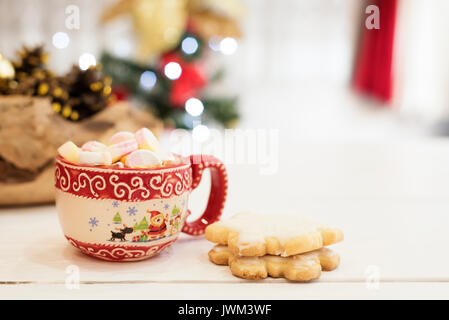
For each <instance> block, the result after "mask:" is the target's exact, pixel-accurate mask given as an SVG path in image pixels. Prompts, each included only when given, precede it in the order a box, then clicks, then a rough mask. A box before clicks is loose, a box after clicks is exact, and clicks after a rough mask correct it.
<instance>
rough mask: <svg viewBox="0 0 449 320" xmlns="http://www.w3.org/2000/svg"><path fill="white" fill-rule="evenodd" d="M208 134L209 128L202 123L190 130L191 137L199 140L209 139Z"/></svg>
mask: <svg viewBox="0 0 449 320" xmlns="http://www.w3.org/2000/svg"><path fill="white" fill-rule="evenodd" d="M209 135H210V132H209V128H208V127H207V126H205V125H203V124H199V125H197V126H196V127H195V128H193V130H192V137H193V139H194V140H196V141H199V142H204V141H207V139H209Z"/></svg>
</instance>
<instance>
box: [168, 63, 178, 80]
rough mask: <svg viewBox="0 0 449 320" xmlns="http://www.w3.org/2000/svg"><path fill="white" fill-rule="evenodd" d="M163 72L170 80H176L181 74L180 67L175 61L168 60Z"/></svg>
mask: <svg viewBox="0 0 449 320" xmlns="http://www.w3.org/2000/svg"><path fill="white" fill-rule="evenodd" d="M164 73H165V75H166V76H167V78H169V79H170V80H176V79H178V78H179V77H180V76H181V73H182V68H181V66H180V65H179V63H177V62H169V63H167V64H166V65H165V68H164Z"/></svg>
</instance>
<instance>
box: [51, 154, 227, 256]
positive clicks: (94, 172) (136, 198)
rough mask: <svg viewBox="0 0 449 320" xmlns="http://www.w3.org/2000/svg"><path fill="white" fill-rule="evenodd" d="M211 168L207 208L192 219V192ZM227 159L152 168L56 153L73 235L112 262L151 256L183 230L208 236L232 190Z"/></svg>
mask: <svg viewBox="0 0 449 320" xmlns="http://www.w3.org/2000/svg"><path fill="white" fill-rule="evenodd" d="M205 169H209V170H210V175H211V190H210V195H209V200H208V203H207V207H206V209H205V211H204V213H203V214H202V215H201V217H200V218H198V219H197V220H195V221H193V222H187V221H186V218H187V216H188V215H189V214H190V211H189V209H188V202H189V196H190V193H191V191H192V190H194V189H195V188H196V187H197V186H198V184H199V183H200V181H201V177H202V174H203V171H204V170H205ZM227 184H228V179H227V174H226V169H225V166H224V165H223V163H222V162H221V161H220V160H218V159H217V158H215V157H213V156H207V155H193V156H190V157H185V158H180V163H179V164H176V165H172V166H167V167H159V168H151V169H130V168H105V167H94V166H87V165H78V164H74V163H71V162H69V161H66V160H64V159H63V158H62V157H60V156H58V157H56V169H55V186H56V208H57V211H58V216H59V221H60V223H61V226H62V230H63V232H64V235H65V237H66V238H67V240H68V241H69V242H70V244H72V245H73V246H74V247H75V248H78V249H79V250H81V251H82V252H83V253H85V254H87V255H89V256H91V257H95V258H99V259H103V260H109V261H136V260H142V259H146V258H150V257H152V256H154V255H155V254H157V253H159V252H161V251H162V250H163V249H164V248H166V247H168V246H170V245H171V244H172V243H173V242H174V241H175V240H176V239H177V238H178V236H179V234H180V232H185V233H187V234H190V235H194V236H196V235H202V234H203V233H204V229H205V228H206V227H207V226H208V225H209V224H211V223H213V222H215V221H217V220H218V219H219V218H220V216H221V213H222V211H223V207H224V204H225V200H226V193H227Z"/></svg>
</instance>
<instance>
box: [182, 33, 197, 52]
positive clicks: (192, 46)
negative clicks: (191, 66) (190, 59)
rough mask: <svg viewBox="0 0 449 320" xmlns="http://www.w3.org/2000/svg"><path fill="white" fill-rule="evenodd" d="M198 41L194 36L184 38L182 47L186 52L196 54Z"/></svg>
mask: <svg viewBox="0 0 449 320" xmlns="http://www.w3.org/2000/svg"><path fill="white" fill-rule="evenodd" d="M198 47H199V44H198V41H197V40H196V39H195V38H193V37H187V38H185V39H184V40H182V43H181V49H182V51H184V53H185V54H194V53H195V52H196V51H197V50H198Z"/></svg>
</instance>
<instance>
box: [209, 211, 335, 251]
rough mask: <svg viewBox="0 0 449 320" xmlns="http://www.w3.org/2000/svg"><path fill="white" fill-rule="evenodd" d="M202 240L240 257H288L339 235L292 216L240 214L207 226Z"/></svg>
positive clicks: (327, 228) (325, 227)
mask: <svg viewBox="0 0 449 320" xmlns="http://www.w3.org/2000/svg"><path fill="white" fill-rule="evenodd" d="M206 238H207V239H208V240H209V241H212V242H215V243H218V244H222V245H228V246H229V248H230V249H231V250H232V251H233V252H234V254H236V255H240V256H263V255H265V254H271V255H280V256H290V255H295V254H299V253H304V252H308V251H312V250H316V249H319V248H322V247H323V246H326V245H329V244H332V243H335V242H339V241H341V240H343V232H342V231H341V230H339V229H337V228H333V227H330V226H328V225H325V224H323V223H317V222H314V221H312V220H310V219H307V218H304V217H299V216H295V215H281V214H278V215H261V214H254V213H250V212H242V213H239V214H236V215H234V216H233V217H232V218H230V219H227V220H222V221H219V222H216V223H214V224H212V225H210V226H209V227H208V228H207V229H206Z"/></svg>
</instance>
